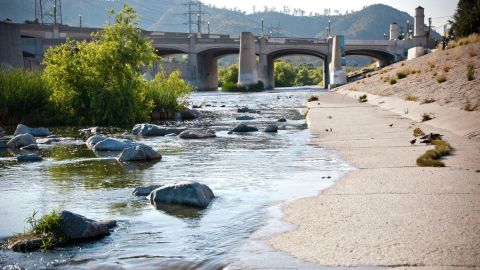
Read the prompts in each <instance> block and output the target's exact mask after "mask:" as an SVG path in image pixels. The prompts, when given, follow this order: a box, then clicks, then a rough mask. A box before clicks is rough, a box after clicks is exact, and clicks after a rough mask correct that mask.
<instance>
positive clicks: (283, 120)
mask: <svg viewBox="0 0 480 270" xmlns="http://www.w3.org/2000/svg"><path fill="white" fill-rule="evenodd" d="M277 122H287V119H285V118H280V119H278V120H277Z"/></svg>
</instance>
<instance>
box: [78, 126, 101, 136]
mask: <svg viewBox="0 0 480 270" xmlns="http://www.w3.org/2000/svg"><path fill="white" fill-rule="evenodd" d="M79 132H80V135H86V136H90V135H98V134H102V133H103V132H105V128H103V127H89V128H84V129H80V130H79Z"/></svg>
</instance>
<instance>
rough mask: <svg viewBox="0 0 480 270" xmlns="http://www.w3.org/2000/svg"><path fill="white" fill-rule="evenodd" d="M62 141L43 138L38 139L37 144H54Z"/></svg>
mask: <svg viewBox="0 0 480 270" xmlns="http://www.w3.org/2000/svg"><path fill="white" fill-rule="evenodd" d="M60 141H61V140H60V139H59V138H41V139H37V144H52V143H57V142H60Z"/></svg>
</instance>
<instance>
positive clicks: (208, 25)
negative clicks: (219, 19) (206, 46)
mask: <svg viewBox="0 0 480 270" xmlns="http://www.w3.org/2000/svg"><path fill="white" fill-rule="evenodd" d="M207 29H208V34H209V35H210V22H207Z"/></svg>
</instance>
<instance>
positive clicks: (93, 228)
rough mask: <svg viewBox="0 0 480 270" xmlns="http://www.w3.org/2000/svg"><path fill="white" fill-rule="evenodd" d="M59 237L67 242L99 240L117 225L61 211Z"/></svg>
mask: <svg viewBox="0 0 480 270" xmlns="http://www.w3.org/2000/svg"><path fill="white" fill-rule="evenodd" d="M60 217H61V219H62V221H61V223H60V229H59V235H60V236H63V237H66V238H67V239H68V240H69V241H82V240H89V239H94V238H100V237H103V236H107V235H109V234H110V229H112V228H113V227H115V226H116V225H117V223H116V221H114V220H111V221H95V220H91V219H88V218H86V217H84V216H82V215H78V214H75V213H72V212H69V211H65V210H63V211H62V212H60Z"/></svg>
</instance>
